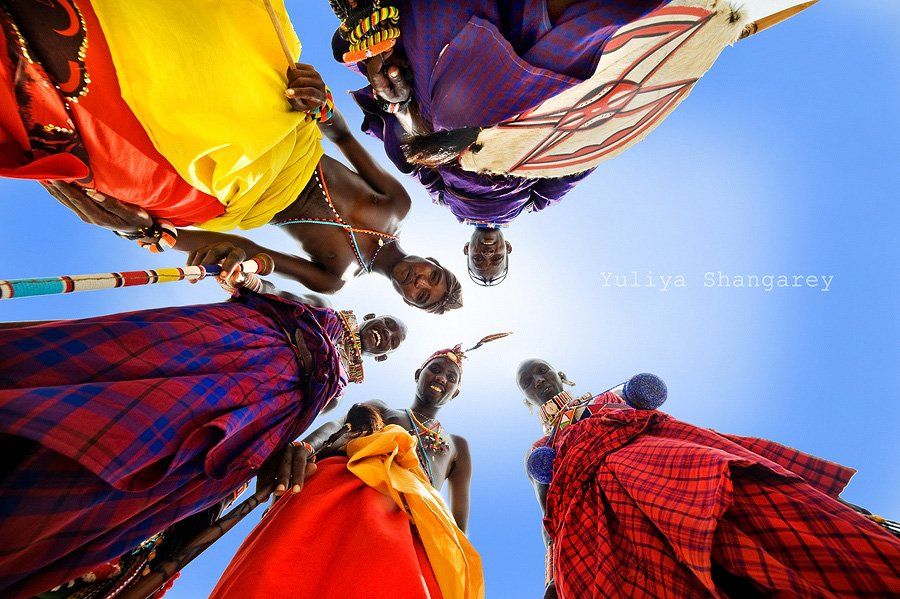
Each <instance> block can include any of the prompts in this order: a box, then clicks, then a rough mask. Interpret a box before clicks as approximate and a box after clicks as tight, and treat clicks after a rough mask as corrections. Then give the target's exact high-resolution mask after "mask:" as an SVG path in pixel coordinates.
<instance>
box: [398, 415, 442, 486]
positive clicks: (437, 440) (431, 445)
mask: <svg viewBox="0 0 900 599" xmlns="http://www.w3.org/2000/svg"><path fill="white" fill-rule="evenodd" d="M385 423H386V424H396V425H397V426H401V427H403V428H404V429H406V430H407V431H408V432H409V434H410V435H412V436H413V437H415V439H416V442H417V447H416V456H417V457H418V458H419V464H420V465H421V466H422V469H423V470H424V471H425V473H426V474H427V475H429V478H430V479H431V481H432V485H433V486H434V488H435V489H437V490H438V491H440V490H441V487H443V486H444V481H446V480H447V478H448V476H449V475H450V470H451V468H452V466H453V456H454V455H455V448H454V446H453V438H452V437H451V436H450V434H448V433H447V432H446V431H443V429H440V430H438V428H437V427H436V426H434V425H433V424H432V423H426V424H427V426H426V427H425V428H423V427H422V426H418V425H416V424H415V423H414V422H412V421H411V420H410V418H409V416H408V415H407V414H406V413H405V412H393V413H392V414H391V415H390V416H388V417H386V418H385ZM428 429H430V430H431V431H434V432H436V433H440V434H438V435H434V434H432V433H431V432H429V430H428Z"/></svg>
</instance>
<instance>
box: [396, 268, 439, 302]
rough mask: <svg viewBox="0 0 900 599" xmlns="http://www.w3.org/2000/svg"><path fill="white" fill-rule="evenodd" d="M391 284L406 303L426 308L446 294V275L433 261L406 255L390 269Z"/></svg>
mask: <svg viewBox="0 0 900 599" xmlns="http://www.w3.org/2000/svg"><path fill="white" fill-rule="evenodd" d="M391 284H393V286H394V289H396V290H397V293H399V294H400V295H402V296H403V299H405V300H406V302H407V303H408V304H411V305H413V306H416V307H417V308H426V307H428V306H431V305H432V304H436V303H437V302H438V301H440V300H441V299H443V298H444V296H446V295H447V276H446V273H445V272H444V269H443V268H442V267H440V266H438V265H437V264H435V263H434V261H432V260H430V259H426V258H420V257H419V256H406V257H405V258H403V259H402V260H401V261H400V262H398V263H397V264H396V265H395V266H394V268H393V269H392V270H391Z"/></svg>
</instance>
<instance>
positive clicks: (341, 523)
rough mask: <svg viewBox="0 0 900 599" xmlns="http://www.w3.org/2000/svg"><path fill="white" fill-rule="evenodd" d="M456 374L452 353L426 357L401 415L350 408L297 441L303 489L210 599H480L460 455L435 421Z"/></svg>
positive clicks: (275, 512) (282, 502)
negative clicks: (445, 492) (446, 493)
mask: <svg viewBox="0 0 900 599" xmlns="http://www.w3.org/2000/svg"><path fill="white" fill-rule="evenodd" d="M461 368H462V352H460V351H459V348H458V347H457V348H454V349H452V350H444V351H441V352H436V353H435V354H433V355H432V356H431V357H430V358H429V359H428V360H426V361H425V364H423V365H422V368H420V369H419V370H417V371H416V383H417V387H416V396H415V399H414V400H413V403H412V405H411V406H410V407H409V408H408V409H405V410H396V409H393V408H389V407H388V406H387V405H385V404H383V403H381V402H370V403H365V404H358V405H356V406H354V407H353V408H352V409H351V410H350V412H349V413H348V415H347V417H346V419H345V420H344V421H342V422H332V423H329V424H326V425H324V426H322V427H321V428H320V429H318V430H317V431H315V432H314V433H312V434H311V435H310V436H308V437H307V438H306V439H305V440H304V442H303V444H302V446H301V447H298V448H296V452H297V453H296V454H295V456H296V457H297V458H299V460H300V464H299V465H298V464H296V463H295V465H294V467H293V472H294V473H295V475H297V474H298V473H299V474H300V475H301V476H302V475H303V473H304V472H309V474H311V478H309V480H305V481H304V480H303V479H296V480H295V483H297V484H299V485H301V486H302V487H303V491H302V492H301V493H299V494H292V495H290V496H288V497H286V498H283V499H279V500H278V501H276V503H275V505H274V507H272V508H271V509H270V510H269V512H268V513H267V514H266V515H265V516H264V517H263V520H262V521H261V522H260V523H259V525H258V526H257V527H256V528H255V529H254V530H253V532H251V533H250V536H249V537H247V539H246V540H245V541H244V543H243V545H241V547H240V549H238V553H237V555H236V556H235V558H234V559H233V560H232V562H231V564H230V565H229V566H228V569H227V570H226V571H225V573H224V574H223V575H222V578H221V580H219V584H218V585H217V586H216V589H215V590H214V591H213V594H212V597H215V598H217V599H221V598H225V597H228V598H235V599H237V598H240V599H249V598H260V599H262V598H266V599H268V598H269V597H298V598H302V599H306V598H310V599H311V598H314V597H394V598H396V599H422V598H432V599H433V598H436V597H443V599H469V598H476V597H483V596H484V583H483V579H482V571H481V560H480V558H479V556H478V554H477V553H476V552H475V550H474V549H473V548H472V546H471V545H470V544H469V542H468V540H467V539H466V537H465V534H464V533H465V530H466V525H467V523H468V519H469V480H470V478H471V474H472V463H471V458H470V456H469V449H468V445H467V443H466V441H465V439H463V438H462V437H460V436H458V435H451V434H449V433H447V432H446V431H445V430H444V429H443V427H442V426H441V424H440V422H438V421H437V420H436V417H437V413H438V410H439V409H440V408H441V407H442V406H444V405H445V404H447V403H448V402H449V401H450V400H451V399H453V398H454V397H456V395H458V394H459V384H460V378H461V376H462V370H461ZM313 455H315V464H314V466H315V468H314V469H313V468H310V469H309V470H306V469H305V468H304V467H305V466H306V464H307V460H308V459H311V458H310V456H313ZM444 481H448V482H449V484H450V509H449V510H448V509H447V507H446V506H445V505H444V502H443V499H442V498H441V496H440V493H439V490H440V488H441V487H442V486H443V484H444ZM298 564H302V565H298Z"/></svg>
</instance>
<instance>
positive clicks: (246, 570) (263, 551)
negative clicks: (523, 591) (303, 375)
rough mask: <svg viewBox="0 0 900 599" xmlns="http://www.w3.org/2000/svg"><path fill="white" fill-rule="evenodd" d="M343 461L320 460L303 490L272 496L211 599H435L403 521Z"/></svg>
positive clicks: (414, 538) (431, 579)
mask: <svg viewBox="0 0 900 599" xmlns="http://www.w3.org/2000/svg"><path fill="white" fill-rule="evenodd" d="M347 463H348V460H347V458H345V457H333V458H328V459H325V460H322V461H321V462H319V464H318V466H319V469H318V471H317V472H316V473H315V475H314V476H312V477H311V478H310V479H309V480H308V481H307V483H306V486H305V487H304V489H303V492H301V493H299V494H297V495H293V494H287V495H285V496H284V497H283V498H282V499H279V500H278V501H277V502H276V503H275V505H274V506H273V507H272V508H271V509H270V510H269V512H268V513H267V514H266V515H265V517H264V518H263V519H262V521H261V522H260V523H259V524H258V525H257V526H256V528H254V529H253V531H252V532H251V533H250V535H249V536H248V537H247V538H246V539H245V540H244V543H243V544H242V545H241V547H240V549H238V552H237V555H235V557H234V559H233V560H232V561H231V563H230V564H229V565H228V568H227V569H226V570H225V573H224V574H223V575H222V578H221V579H220V580H219V583H218V585H216V588H215V589H214V590H213V592H212V595H211V596H210V597H211V599H271V598H272V597H292V598H295V599H343V598H345V597H346V598H351V597H352V598H353V599H383V598H385V597H390V598H391V599H439V598H442V595H441V591H440V587H439V586H438V583H437V580H436V579H435V576H434V573H433V571H432V569H431V566H430V565H429V561H428V557H427V555H426V553H425V548H424V546H423V545H422V541H421V540H420V539H419V537H418V535H417V534H416V532H415V529H414V528H413V527H412V526H411V525H410V520H409V517H408V516H407V515H406V514H405V513H404V512H403V511H402V510H401V509H400V508H398V507H397V505H396V503H394V501H393V500H392V499H391V498H390V497H388V496H387V495H384V494H382V493H379V492H378V491H376V490H375V489H373V488H371V487H369V486H368V485H366V483H364V482H363V481H362V480H360V479H359V478H358V477H357V476H355V475H354V474H353V473H352V472H350V471H349V470H348V469H347Z"/></svg>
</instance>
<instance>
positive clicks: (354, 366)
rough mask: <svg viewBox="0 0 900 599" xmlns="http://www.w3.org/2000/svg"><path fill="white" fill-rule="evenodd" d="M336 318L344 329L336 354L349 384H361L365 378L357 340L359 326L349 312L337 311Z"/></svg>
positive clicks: (354, 316) (358, 339)
mask: <svg viewBox="0 0 900 599" xmlns="http://www.w3.org/2000/svg"><path fill="white" fill-rule="evenodd" d="M337 315H338V318H340V320H341V326H343V327H344V336H343V338H342V340H341V344H340V347H339V348H338V352H339V353H340V355H341V362H343V363H344V368H346V369H347V378H349V379H350V382H351V383H361V382H362V381H363V378H364V377H365V373H364V371H363V360H362V340H361V339H360V338H359V324H357V322H356V315H355V314H353V312H352V311H350V310H338V312H337Z"/></svg>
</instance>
